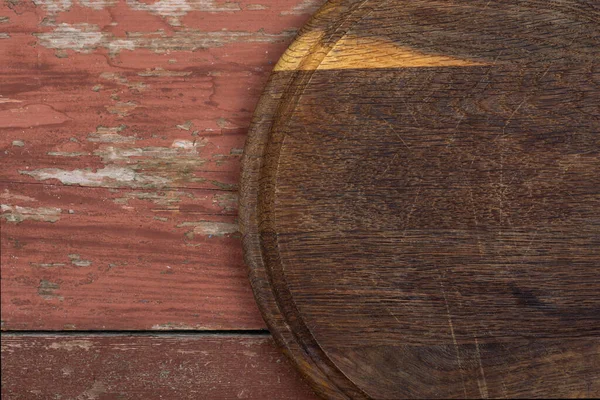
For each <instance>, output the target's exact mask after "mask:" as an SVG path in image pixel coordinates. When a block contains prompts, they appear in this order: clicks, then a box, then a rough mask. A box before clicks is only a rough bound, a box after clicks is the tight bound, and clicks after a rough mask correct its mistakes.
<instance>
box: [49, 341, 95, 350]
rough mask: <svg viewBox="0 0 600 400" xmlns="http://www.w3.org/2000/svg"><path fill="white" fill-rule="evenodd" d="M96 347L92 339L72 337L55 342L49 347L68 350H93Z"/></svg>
mask: <svg viewBox="0 0 600 400" xmlns="http://www.w3.org/2000/svg"><path fill="white" fill-rule="evenodd" d="M93 347H94V343H93V342H92V341H91V340H74V339H70V340H68V341H64V342H54V343H52V344H50V346H48V347H47V349H52V350H66V351H73V350H77V349H83V350H86V351H87V350H91V349H92V348H93Z"/></svg>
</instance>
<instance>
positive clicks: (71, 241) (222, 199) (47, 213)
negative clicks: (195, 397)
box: [0, 183, 264, 330]
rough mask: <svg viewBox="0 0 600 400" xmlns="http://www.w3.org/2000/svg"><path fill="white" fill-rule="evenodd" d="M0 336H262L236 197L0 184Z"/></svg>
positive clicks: (193, 191)
mask: <svg viewBox="0 0 600 400" xmlns="http://www.w3.org/2000/svg"><path fill="white" fill-rule="evenodd" d="M0 203H1V204H2V206H1V207H2V210H1V211H2V212H1V214H0V224H1V235H0V236H1V249H2V252H1V264H2V280H1V281H0V282H1V287H2V329H3V330H12V329H78V330H81V329H83V330H88V329H93V330H97V329H109V330H115V329H126V330H127V329H202V330H207V329H259V328H264V323H263V321H262V318H261V317H260V315H259V313H258V311H257V308H256V305H255V303H254V299H253V297H252V293H251V289H250V284H249V282H248V279H247V270H246V267H245V265H244V263H243V260H242V251H241V244H240V238H239V234H237V233H236V231H237V223H236V216H235V215H236V213H237V210H236V209H237V197H236V195H235V193H232V192H227V191H220V190H199V189H177V190H155V189H154V190H141V189H136V190H132V189H106V188H81V187H66V186H54V185H40V184H16V183H11V184H7V183H0Z"/></svg>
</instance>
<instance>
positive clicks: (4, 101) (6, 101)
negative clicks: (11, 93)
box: [0, 95, 23, 104]
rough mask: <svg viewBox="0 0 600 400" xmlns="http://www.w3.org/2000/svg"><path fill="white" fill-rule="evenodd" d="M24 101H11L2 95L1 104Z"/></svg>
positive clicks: (0, 97)
mask: <svg viewBox="0 0 600 400" xmlns="http://www.w3.org/2000/svg"><path fill="white" fill-rule="evenodd" d="M22 102H23V100H16V99H9V98H8V97H4V96H1V95H0V104H3V103H22Z"/></svg>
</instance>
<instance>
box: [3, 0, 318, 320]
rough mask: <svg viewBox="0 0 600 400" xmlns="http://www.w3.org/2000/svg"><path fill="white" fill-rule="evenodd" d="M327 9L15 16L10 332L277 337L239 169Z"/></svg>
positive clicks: (126, 5)
mask: <svg viewBox="0 0 600 400" xmlns="http://www.w3.org/2000/svg"><path fill="white" fill-rule="evenodd" d="M323 1H324V0H276V1H275V0H265V1H245V0H240V1H227V2H226V1H221V0H208V1H205V0H200V1H199V0H184V1H171V0H164V1H158V2H146V1H137V0H133V1H125V0H114V1H113V0H101V1H89V0H74V1H71V0H67V1H63V0H60V1H58V0H39V1H38V0H33V1H29V0H10V1H3V2H2V3H1V4H0V60H2V62H1V63H0V131H1V134H0V163H1V164H2V168H1V169H0V204H2V210H1V214H0V215H1V217H0V224H1V232H0V236H1V246H2V248H1V250H2V252H1V257H2V278H3V279H2V293H3V295H2V329H3V330H13V329H26V330H27V329H42V330H44V329H52V330H54V329H56V330H60V329H68V330H72V329H76V330H81V329H83V330H88V329H89V330H121V329H124V330H134V329H142V330H144V329H161V330H162V329H197V330H207V329H208V330H210V329H263V328H264V323H263V321H262V320H261V317H260V315H259V313H258V311H257V310H256V306H255V305H254V301H253V300H252V296H251V294H250V288H249V285H248V284H247V280H246V279H245V276H246V271H245V268H244V266H243V262H242V256H241V246H240V240H239V235H238V234H236V231H237V217H236V216H237V189H238V181H239V165H240V157H241V152H242V148H243V144H244V141H245V137H246V130H247V128H248V125H249V122H250V118H251V115H252V112H253V109H254V107H255V104H256V102H257V100H258V97H259V94H260V92H261V91H262V89H263V85H264V83H265V82H266V79H267V77H268V74H269V72H270V70H271V69H272V67H273V65H274V63H275V61H276V60H277V59H278V58H279V56H280V55H281V53H282V52H283V51H284V49H285V48H286V47H287V46H288V44H289V43H290V41H291V40H292V38H293V37H294V35H295V33H296V30H297V29H298V28H299V27H300V26H301V25H302V24H303V23H304V21H305V20H306V19H307V18H308V17H309V16H310V14H311V13H313V12H314V11H315V9H316V7H318V6H319V5H320V4H322V3H323Z"/></svg>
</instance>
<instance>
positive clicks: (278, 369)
mask: <svg viewBox="0 0 600 400" xmlns="http://www.w3.org/2000/svg"><path fill="white" fill-rule="evenodd" d="M2 398H4V399H11V400H13V399H14V400H18V399H27V400H30V399H44V400H45V399H51V398H63V399H79V398H81V399H140V398H144V399H218V400H220V399H256V400H262V399H290V400H314V399H315V395H314V394H312V392H311V390H310V388H309V387H308V385H307V384H306V383H305V382H303V381H302V380H301V378H300V377H299V375H298V374H297V373H296V371H294V369H293V368H292V366H291V365H289V364H288V361H287V360H286V359H285V357H284V356H283V355H282V354H281V353H280V352H279V351H278V350H277V349H276V347H275V345H274V343H273V340H272V339H271V338H270V337H265V336H243V335H242V336H187V335H183V336H181V335H172V336H166V335H162V336H160V337H152V336H110V335H103V336H94V335H80V336H77V337H70V338H67V337H64V336H45V337H42V336H13V335H10V334H3V335H2Z"/></svg>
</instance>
